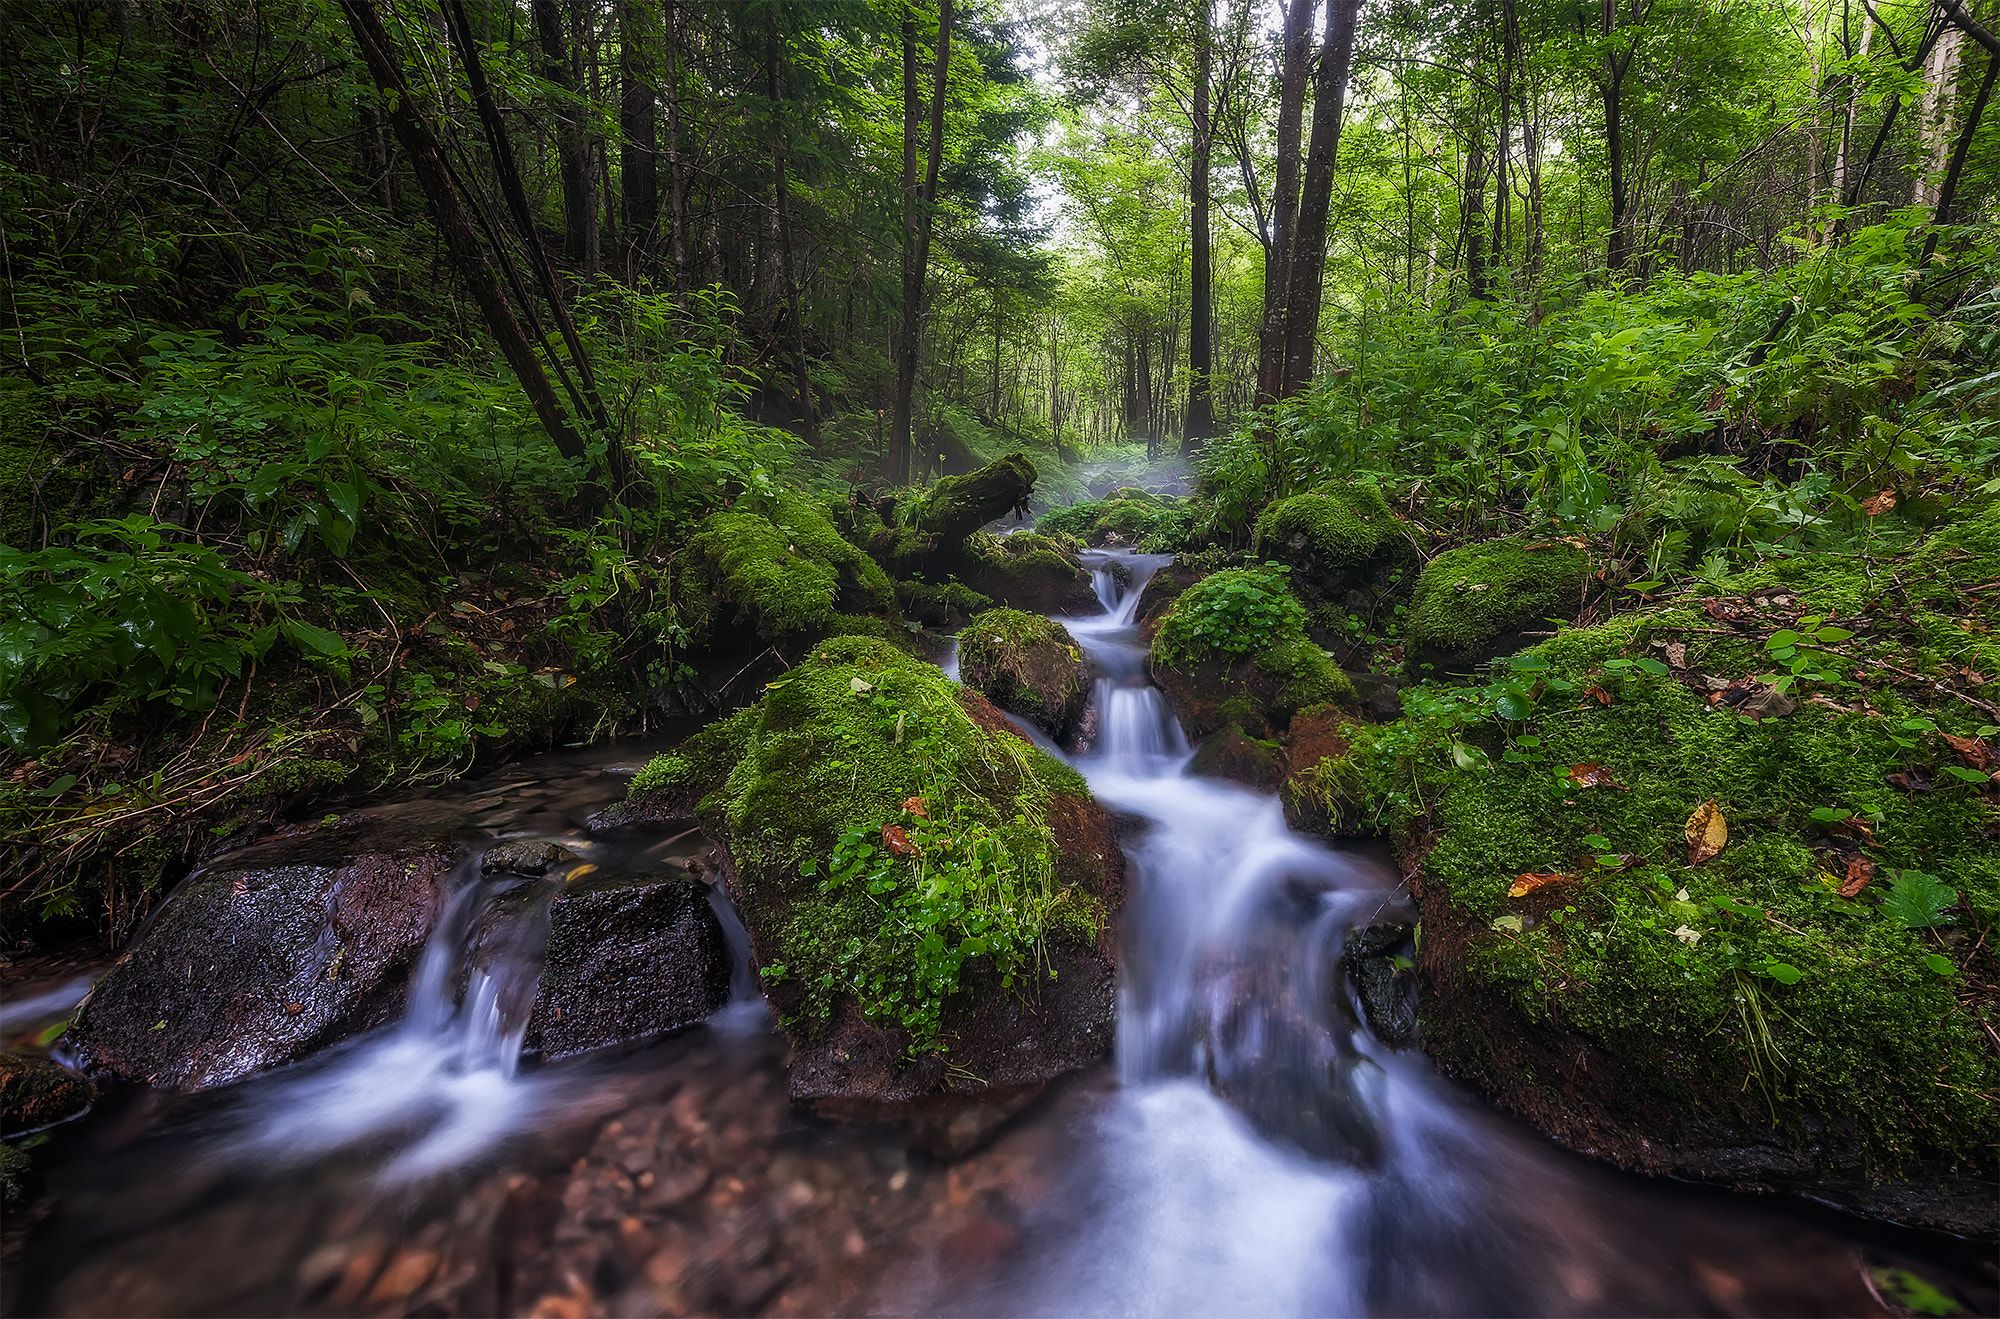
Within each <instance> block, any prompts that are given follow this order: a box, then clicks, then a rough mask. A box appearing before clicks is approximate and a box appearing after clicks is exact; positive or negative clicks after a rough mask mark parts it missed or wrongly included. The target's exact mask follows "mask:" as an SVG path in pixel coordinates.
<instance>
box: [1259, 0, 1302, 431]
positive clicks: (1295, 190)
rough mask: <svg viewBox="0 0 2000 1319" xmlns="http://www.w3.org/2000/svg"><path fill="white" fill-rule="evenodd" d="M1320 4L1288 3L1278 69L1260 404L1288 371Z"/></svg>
mask: <svg viewBox="0 0 2000 1319" xmlns="http://www.w3.org/2000/svg"><path fill="white" fill-rule="evenodd" d="M1315 3H1316V0H1287V2H1286V4H1285V28H1284V44H1283V46H1282V47H1281V51H1280V55H1279V68H1278V123H1277V159H1276V160H1275V161H1274V162H1273V164H1272V167H1271V243H1270V246H1269V247H1267V248H1266V249H1265V251H1264V316H1263V322H1262V328H1261V329H1260V330H1259V332H1258V348H1257V401H1258V402H1259V403H1269V402H1273V401H1274V400H1276V399H1277V397H1278V393H1279V390H1280V388H1281V386H1282V385H1283V383H1284V370H1285V294H1286V291H1287V289H1288V288H1289V287H1290V285H1289V283H1288V282H1287V279H1286V271H1287V269H1288V268H1289V266H1288V263H1289V262H1290V260H1291V256H1292V230H1293V228H1294V225H1295V222H1296V219H1297V215H1298V208H1299V139H1300V137H1301V136H1302V133H1303V125H1304V122H1305V104H1306V80H1307V77H1308V74H1309V72H1310V69H1311V66H1312V58H1311V56H1312V17H1313V9H1314V5H1315Z"/></svg>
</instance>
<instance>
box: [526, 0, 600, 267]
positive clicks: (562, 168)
mask: <svg viewBox="0 0 2000 1319" xmlns="http://www.w3.org/2000/svg"><path fill="white" fill-rule="evenodd" d="M531 10H532V15H533V18H534V23H535V40H536V42H537V43H538V44H539V45H540V46H541V48H542V78H543V79H544V80H545V81H547V82H548V83H549V84H550V85H551V86H553V87H555V88H556V89H557V90H558V91H559V92H562V93H571V94H573V93H574V92H575V91H576V71H575V69H574V68H573V67H572V66H571V62H570V57H569V52H568V49H567V46H566V43H565V42H564V40H563V22H562V10H561V9H560V7H559V6H558V4H557V0H532V5H531ZM549 108H550V114H551V116H552V117H553V118H554V120H555V123H556V177H557V178H558V179H559V180H560V182H561V186H562V200H563V259H564V260H565V261H571V262H575V263H577V264H579V265H581V264H582V263H583V261H584V259H585V257H586V256H587V255H588V248H589V242H588V231H589V229H590V227H591V201H590V157H589V153H588V152H587V151H585V150H584V143H583V130H582V126H581V125H580V124H579V123H578V122H577V116H576V107H575V106H573V105H569V104H566V103H564V102H563V101H562V100H560V99H559V100H556V101H554V102H552V103H551V105H550V107H549Z"/></svg>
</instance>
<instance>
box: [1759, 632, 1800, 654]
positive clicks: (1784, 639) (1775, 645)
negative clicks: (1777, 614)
mask: <svg viewBox="0 0 2000 1319" xmlns="http://www.w3.org/2000/svg"><path fill="white" fill-rule="evenodd" d="M1798 644H1799V634H1798V633H1796V632H1794V631H1792V630H1791V629H1790V628H1788V627H1787V628H1780V629H1779V630H1778V631H1776V632H1773V633H1772V634H1771V635H1770V636H1769V637H1766V638H1765V639H1764V649H1766V650H1783V649H1784V648H1785V647H1787V646H1796V645H1798Z"/></svg>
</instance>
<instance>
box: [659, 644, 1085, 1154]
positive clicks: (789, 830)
mask: <svg viewBox="0 0 2000 1319" xmlns="http://www.w3.org/2000/svg"><path fill="white" fill-rule="evenodd" d="M732 751H733V752H734V758H733V760H732V758H731V752H732ZM725 760H730V761H731V763H730V764H729V765H728V766H727V767H726V768H725V767H724V765H723V762H724V761H725ZM635 793H636V794H638V795H641V796H644V795H647V794H662V795H667V796H671V797H675V798H677V799H678V800H680V801H682V802H685V801H687V800H689V799H690V798H692V799H694V800H695V801H696V802H697V803H698V809H699V811H700V815H701V819H702V821H703V823H704V826H705V828H706V829H707V830H708V832H709V834H710V836H711V837H712V838H714V839H715V840H716V841H717V843H718V845H719V848H720V851H721V853H722V855H723V857H724V859H725V869H726V871H727V872H728V881H727V882H728V883H729V885H730V887H731V891H732V893H733V895H734V896H735V898H736V900H737V904H738V907H739V909H740V910H741V912H742V914H743V919H744V923H745V926H746V927H747V929H748V931H749V934H750V940H751V947H752V952H753V955H754V958H755V961H756V963H757V965H758V967H759V970H760V972H761V975H762V978H763V983H764V987H765V994H766V997H767V998H768V999H769V1000H770V1001H771V1003H772V1005H773V1006H774V1007H775V1008H776V1010H777V1012H778V1014H779V1019H780V1023H781V1025H782V1026H783V1029H784V1030H785V1032H786V1034H787V1035H788V1036H789V1037H790V1039H791V1041H792V1043H793V1046H794V1052H793V1058H792V1068H791V1086H792V1093H793V1095H794V1097H795V1098H797V1099H798V1100H800V1101H803V1102H807V1103H810V1104H812V1105H814V1106H816V1107H817V1108H819V1109H820V1110H821V1111H823V1112H826V1113H828V1114H830V1115H833V1116H838V1117H861V1118H895V1119H898V1120H904V1121H910V1122H914V1123H915V1124H916V1125H917V1126H918V1127H919V1129H920V1132H922V1133H923V1134H924V1135H925V1137H926V1139H928V1140H930V1141H931V1142H932V1143H934V1144H938V1145H939V1147H940V1148H944V1147H949V1148H954V1149H955V1148H962V1147H963V1145H964V1144H965V1143H966V1141H968V1140H972V1139H977V1138H978V1137H979V1136H981V1135H983V1134H984V1132H985V1131H987V1130H990V1129H991V1125H992V1124H993V1123H994V1122H997V1121H998V1120H1002V1119H1004V1118H1005V1116H1007V1115H1008V1114H1010V1113H1011V1112H1013V1111H1015V1110H1016V1109H1017V1108H1018V1107H1020V1106H1021V1105H1023V1104H1025V1103H1027V1102H1028V1101H1029V1100H1030V1099H1032V1098H1033V1096H1034V1095H1035V1094H1037V1093H1039V1091H1040V1090H1041V1089H1042V1087H1043V1086H1045V1085H1046V1084H1047V1083H1048V1082H1049V1081H1050V1080H1051V1079H1053V1078H1054V1077H1056V1076H1059V1075H1061V1074H1063V1073H1064V1072H1067V1071H1070V1070H1072V1069H1074V1068H1076V1067H1080V1066H1082V1065H1083V1064H1085V1063H1087V1062H1089V1061H1090V1060H1091V1059H1094V1058H1096V1057H1098V1056H1099V1055H1100V1054H1101V1053H1102V1052H1103V1051H1104V1050H1105V1049H1106V1048H1107V1047H1109V1045H1110V1043H1111V1037H1112V1002H1113V984H1112V971H1111V961H1110V952H1111V946H1112V945H1111V940H1110V928H1111V919H1112V916H1113V914H1114V913H1115V912H1116V910H1117V908H1118V906H1119V904H1120V902H1121V901H1122V898H1123V857H1122V853H1121V852H1120V851H1119V849H1118V846H1117V843H1116V839H1115V837H1114V835H1113V832H1112V829H1111V825H1110V820H1109V817H1108V816H1107V815H1106V814H1105V812H1104V811H1103V810H1102V809H1101V808H1100V807H1099V806H1097V804H1096V803H1095V802H1093V801H1092V800H1091V798H1090V793H1089V790H1088V788H1087V787H1086V786H1085V785H1084V783H1083V780H1082V779H1081V778H1080V777H1079V776H1078V775H1077V774H1076V773H1075V771H1073V770H1071V769H1070V768H1069V767H1068V766H1066V765H1063V764H1062V763H1061V762H1060V761H1057V760H1054V759H1053V758H1051V757H1049V756H1046V755H1044V754H1042V753H1041V752H1039V751H1037V750H1035V749H1034V748H1033V747H1032V746H1031V745H1029V743H1028V742H1027V741H1026V740H1025V739H1023V738H1021V737H1020V736H1019V735H1018V734H1016V733H1014V732H1013V730H1012V729H1011V728H1010V727H1009V725H1008V724H1007V722H1006V720H1005V718H1004V717H1003V716H1002V715H1001V714H1000V713H999V711H998V710H997V709H995V708H994V707H993V706H992V705H991V704H990V703H989V702H987V700H986V699H985V698H984V697H983V696H981V695H979V694H978V693H977V692H974V691H971V690H969V689H967V688H964V687H960V686H958V685H956V684H953V683H951V682H950V681H948V680H947V679H946V678H945V677H944V675H943V674H942V673H941V672H939V671H938V670H937V669H936V668H935V667H934V666H932V665H929V664H924V663H921V662H918V661H915V660H912V659H910V658H909V657H908V656H906V655H904V654H902V653H901V652H899V651H897V650H895V649H894V648H892V647H889V646H886V645H882V644H880V643H877V642H872V641H868V640H865V639H862V638H851V637H847V638H838V639H835V640H832V641H828V642H825V643H822V644H821V645H819V646H816V647H815V648H814V649H813V651H812V653H811V655H810V656H809V657H808V658H807V659H806V661H805V662H804V663H802V664H801V665H799V666H798V667H797V668H795V669H793V670H792V671H791V672H790V673H789V674H788V675H787V676H786V677H785V679H783V680H782V681H780V682H778V683H775V684H773V685H772V687H771V689H770V691H769V693H768V694H767V695H766V697H765V698H764V700H763V701H762V702H761V703H760V704H759V705H757V706H756V707H753V709H752V710H751V711H750V712H747V713H746V714H745V715H743V716H739V718H738V720H737V721H733V722H732V726H731V727H730V728H729V729H728V730H727V731H726V732H723V733H720V734H718V735H716V736H714V737H712V738H710V739H708V740H707V741H706V742H704V743H703V744H701V745H700V746H697V747H693V748H690V749H689V750H687V751H684V752H681V753H679V754H675V755H669V756H667V757H663V758H662V759H661V760H660V761H657V762H655V764H654V765H653V766H649V767H648V769H647V770H646V771H645V773H644V774H642V775H641V777H640V778H639V779H638V780H636V781H635Z"/></svg>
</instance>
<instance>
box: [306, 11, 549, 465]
mask: <svg viewBox="0 0 2000 1319" xmlns="http://www.w3.org/2000/svg"><path fill="white" fill-rule="evenodd" d="M340 8H341V12H342V13H343V14H345V15H346V17H347V25H348V27H349V29H350V30H351V31H352V32H353V33H354V41H355V44H356V45H357V46H359V47H360V49H361V58H362V60H363V62H364V63H365V64H366V65H367V66H368V72H369V76H370V77H372V78H373V79H374V81H375V85H376V86H377V87H379V88H381V90H382V95H383V99H384V100H386V101H387V102H388V105H389V126H390V128H391V129H393V130H394V132H395V134H396V141H397V143H398V144H399V145H400V146H401V147H402V149H403V154H404V155H405V156H407V157H409V160H410V166H411V168H412V169H414V170H415V171H416V175H417V182H418V184H419V185H421V186H422V188H423V190H424V199H425V200H426V201H427V202H428V203H429V204H430V211H431V219H432V221H433V222H434V223H435V224H436V225H437V227H438V232H439V233H440V234H442V235H443V236H444V241H445V248H446V250H447V251H448V252H449V253H450V254H451V262H452V265H453V267H454V268H455V269H456V270H457V272H458V277H459V279H460V280H461V281H462V282H463V283H464V284H465V287H466V291H467V292H468V293H470V294H471V295H472V299H473V301H474V302H476V303H478V304H479V310H480V313H481V314H482V315H483V316H484V317H485V319H486V328H487V329H488V330H489V331H490V332H491V333H492V335H493V338H494V339H495V340H496V341H497V342H498V343H499V345H500V351H501V353H502V354H503V355H504V356H505V357H506V359H507V365H508V366H510V367H512V368H513V370H514V376H515V378H516V379H518V380H519V381H520V382H521V391H522V392H523V393H525V394H526V395H527V396H528V402H529V404H530V405H531V406H532V407H533V408H534V409H535V415H536V417H538V418H539V419H540V420H541V423H542V427H543V429H545V430H547V431H548V433H549V438H550V439H552V440H554V441H555V445H556V448H557V449H558V450H560V451H561V453H562V455H563V457H565V458H568V459H570V460H572V461H577V462H581V461H583V460H584V459H585V458H586V457H587V455H588V449H587V448H586V446H585V445H584V442H583V437H582V436H580V435H578V434H577V432H576V428H575V427H574V426H572V425H571V424H570V420H569V418H568V417H567V416H565V415H564V414H563V409H562V402H561V400H560V399H558V398H557V397H556V392H555V389H554V388H553V387H552V386H551V385H550V384H549V378H548V376H547V375H546V374H545V373H544V372H543V371H542V364H541V361H540V359H539V358H537V357H536V356H535V349H534V345H533V344H532V343H530V342H529V340H528V336H527V335H526V334H525V333H524V332H523V331H522V329H521V323H520V322H519V321H518V320H516V319H515V317H514V309H513V307H512V306H511V305H509V303H508V301H507V295H506V293H505V292H503V291H502V290H501V288H500V283H499V281H498V279H496V278H495V276H494V273H493V267H492V265H491V264H490V263H489V262H488V261H487V259H486V248H485V246H484V244H482V243H481V242H480V241H479V235H478V232H477V231H476V230H475V229H474V228H473V225H472V219H471V217H470V216H469V215H468V214H467V213H466V210H465V202H464V200H463V199H462V198H461V197H460V196H459V195H458V189H457V187H456V186H455V185H454V184H453V182H452V178H451V173H450V171H449V169H447V167H446V166H445V161H444V153H443V152H442V151H441V150H440V149H439V147H438V140H437V134H436V133H435V132H434V131H433V130H432V129H431V126H430V125H429V123H428V122H426V121H425V119H424V118H423V115H422V113H421V112H420V111H419V110H418V109H417V101H416V98H415V97H414V96H412V95H411V94H410V89H409V86H408V84H407V83H406V82H405V81H404V78H403V71H402V65H401V63H400V62H399V61H398V59H397V57H396V55H395V48H394V46H393V45H391V44H390V41H389V35H388V33H387V32H386V31H384V30H383V27H382V19H381V16H380V15H379V14H377V13H376V12H375V6H374V4H373V3H372V0H340Z"/></svg>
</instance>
